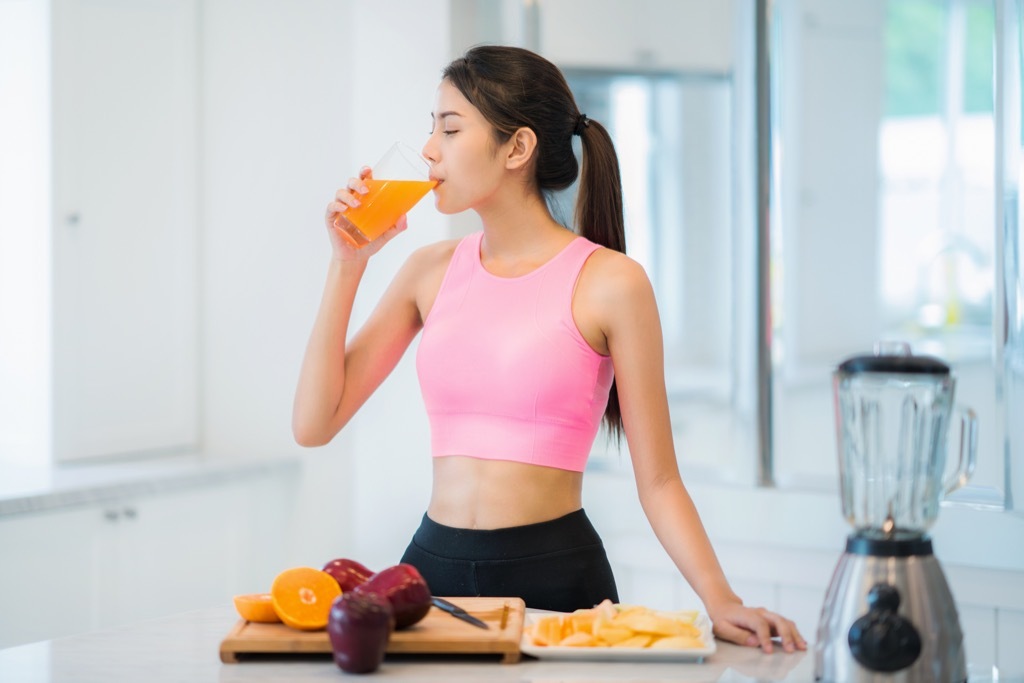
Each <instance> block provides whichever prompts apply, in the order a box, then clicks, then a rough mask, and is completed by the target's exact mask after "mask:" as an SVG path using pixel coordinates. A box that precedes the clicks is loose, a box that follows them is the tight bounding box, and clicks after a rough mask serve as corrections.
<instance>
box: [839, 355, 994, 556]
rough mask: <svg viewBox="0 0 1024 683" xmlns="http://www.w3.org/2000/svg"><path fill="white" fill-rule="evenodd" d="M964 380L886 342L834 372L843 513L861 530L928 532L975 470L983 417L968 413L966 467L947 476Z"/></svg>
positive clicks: (963, 435) (963, 437) (963, 446)
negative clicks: (952, 422) (957, 393)
mask: <svg viewBox="0 0 1024 683" xmlns="http://www.w3.org/2000/svg"><path fill="white" fill-rule="evenodd" d="M955 386H956V380H955V378H954V377H953V375H952V374H951V373H950V368H949V366H948V365H946V364H945V363H944V362H942V361H941V360H938V359H936V358H932V357H929V356H914V355H911V354H910V349H909V347H908V346H907V345H906V344H900V345H894V346H888V347H885V346H882V345H879V346H878V347H876V349H875V354H874V355H871V356H857V357H853V358H850V359H847V360H846V361H844V362H843V363H842V364H841V365H840V366H839V368H838V369H837V370H836V371H835V373H834V375H833V390H834V393H835V397H834V398H835V407H836V432H837V433H836V437H837V440H838V450H839V482H840V491H841V497H842V509H843V515H844V516H845V517H846V519H847V521H848V522H849V523H850V524H851V525H852V526H853V528H854V529H855V530H856V531H857V532H860V533H863V534H868V535H881V536H894V535H898V536H910V535H923V534H924V533H925V532H926V531H927V530H928V528H929V527H931V525H932V524H933V523H934V522H935V518H936V517H937V515H938V511H939V501H940V500H941V498H942V497H943V496H944V495H946V494H949V493H951V492H953V491H955V490H956V489H958V488H960V487H961V486H963V485H964V484H965V483H966V482H967V480H968V478H970V476H971V473H972V472H973V471H974V466H975V459H976V455H977V431H978V430H977V417H976V416H975V414H974V412H973V411H972V410H970V409H963V410H961V411H960V414H961V427H960V448H959V462H958V465H957V467H956V470H955V471H954V472H953V473H952V474H951V475H949V476H948V477H946V478H943V473H944V471H945V468H946V452H947V440H946V436H947V433H948V432H949V419H950V415H951V413H952V409H953V395H954V390H955Z"/></svg>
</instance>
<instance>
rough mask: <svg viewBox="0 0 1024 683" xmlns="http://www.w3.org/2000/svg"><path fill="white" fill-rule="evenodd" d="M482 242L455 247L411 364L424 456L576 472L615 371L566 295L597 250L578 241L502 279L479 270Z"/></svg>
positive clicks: (472, 239) (474, 238) (478, 237)
mask: <svg viewBox="0 0 1024 683" xmlns="http://www.w3.org/2000/svg"><path fill="white" fill-rule="evenodd" d="M482 239H483V233H482V232H478V233H474V234H472V235H469V236H468V237H466V238H464V239H463V240H462V241H461V242H459V244H458V245H457V246H456V248H455V253H454V254H453V255H452V260H451V263H450V264H449V265H448V270H447V272H446V273H445V276H444V279H443V280H442V282H441V288H440V290H439V291H438V293H437V299H436V300H435V301H434V306H433V308H431V310H430V313H429V315H427V319H426V321H425V322H424V325H423V334H422V338H421V339H420V344H419V350H418V351H417V354H416V369H417V372H418V374H419V380H420V389H421V391H422V392H423V400H424V403H425V404H426V409H427V415H428V417H429V419H430V438H431V452H432V454H433V456H434V457H441V456H446V455H468V456H471V457H474V458H483V459H487V460H512V461H515V462H523V463H530V464H534V465H543V466H546V467H557V468H559V469H564V470H572V471H574V472H582V471H583V467H584V466H585V465H586V462H587V458H588V456H589V455H590V449H591V447H592V446H593V443H594V437H595V436H596V435H597V429H598V426H599V425H600V422H601V417H602V415H603V414H604V410H605V407H606V405H607V403H608V391H609V389H610V388H611V385H612V361H611V357H609V356H602V355H601V354H599V353H597V352H596V351H594V349H593V348H591V347H590V345H589V344H587V342H586V340H585V339H584V338H583V335H581V334H580V331H579V329H578V328H577V327H576V323H575V321H574V320H573V317H572V295H573V290H574V289H575V286H576V280H577V279H578V278H579V274H580V271H581V270H582V268H583V264H584V262H585V261H586V260H587V258H589V257H590V255H591V254H592V253H593V252H594V251H595V250H597V249H599V248H600V246H599V245H597V244H594V243H593V242H590V241H588V240H586V239H584V238H582V237H578V238H576V239H574V240H573V241H572V242H570V243H569V244H568V246H566V247H565V248H564V249H563V250H562V251H561V252H559V253H558V254H557V255H556V256H555V257H554V258H552V259H551V260H550V261H548V262H547V263H545V264H543V265H542V266H540V267H539V268H537V269H535V270H533V271H531V272H529V273H527V274H526V275H523V276H520V277H514V278H502V277H497V276H495V275H492V274H491V273H489V272H488V271H487V270H485V269H484V267H483V265H482V264H481V263H480V243H481V241H482Z"/></svg>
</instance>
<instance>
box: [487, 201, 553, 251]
mask: <svg viewBox="0 0 1024 683" xmlns="http://www.w3.org/2000/svg"><path fill="white" fill-rule="evenodd" d="M477 213H478V214H479V215H480V219H481V221H482V222H483V228H484V249H485V250H486V251H487V252H488V253H489V254H492V255H495V256H499V257H503V258H504V257H515V256H518V255H524V254H530V253H532V252H535V251H539V250H543V249H544V248H546V246H547V245H549V244H550V243H551V242H552V241H560V240H564V239H565V238H566V236H567V234H568V233H569V232H570V231H568V230H566V229H565V227H563V226H562V225H560V224H559V223H558V222H557V221H556V220H555V219H554V218H552V216H551V212H550V211H548V207H547V204H546V202H545V201H544V198H543V197H542V196H541V195H539V194H537V193H533V192H525V193H515V195H514V196H508V197H505V198H496V199H495V201H493V202H491V203H489V204H488V205H487V206H484V207H480V208H479V209H477Z"/></svg>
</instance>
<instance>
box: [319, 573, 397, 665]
mask: <svg viewBox="0 0 1024 683" xmlns="http://www.w3.org/2000/svg"><path fill="white" fill-rule="evenodd" d="M394 628H395V616H394V612H393V611H392V609H391V603H390V602H388V599H387V598H386V597H384V596H383V595H378V594H376V593H360V592H358V591H352V592H349V593H342V594H341V595H340V596H339V597H337V598H335V600H334V602H333V603H332V604H331V611H330V614H329V615H328V617H327V636H328V637H329V638H330V640H331V651H332V652H333V653H334V663H335V664H337V665H338V667H339V668H340V669H341V670H342V671H345V672H347V673H353V674H366V673H370V672H371V671H376V670H377V668H378V667H379V666H380V663H381V662H382V661H384V652H385V650H387V647H388V638H390V637H391V631H392V630H394Z"/></svg>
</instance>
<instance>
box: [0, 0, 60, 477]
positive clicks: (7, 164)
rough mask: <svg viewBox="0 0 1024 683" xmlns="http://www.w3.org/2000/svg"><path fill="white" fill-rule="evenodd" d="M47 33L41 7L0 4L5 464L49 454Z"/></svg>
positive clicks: (22, 1)
mask: <svg viewBox="0 0 1024 683" xmlns="http://www.w3.org/2000/svg"><path fill="white" fill-rule="evenodd" d="M49 29H50V12H49V4H48V3H47V2H43V1H42V0H0V461H3V462H5V463H17V464H29V463H31V462H33V461H34V460H35V459H36V458H37V457H38V454H39V453H46V452H49V450H50V437H49V435H50V414H49V410H48V406H49V405H50V398H51V392H50V384H51V373H50V363H49V361H50V345H51V335H52V325H51V323H50V316H49V309H48V306H47V304H48V303H49V301H50V293H51V290H50V278H51V275H52V268H51V267H50V231H49V229H48V226H49V225H50V201H51V190H50V167H51V163H50V149H51V146H50V88H49V85H50V84H49V79H48V78H47V74H48V73H49V70H50V36H49ZM4 388H6V390H4ZM12 388H13V389H12Z"/></svg>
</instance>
